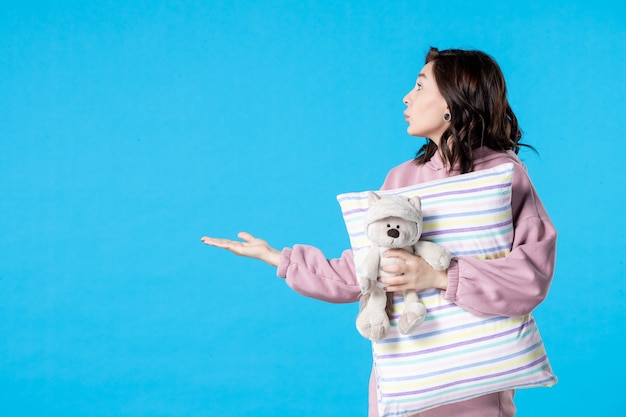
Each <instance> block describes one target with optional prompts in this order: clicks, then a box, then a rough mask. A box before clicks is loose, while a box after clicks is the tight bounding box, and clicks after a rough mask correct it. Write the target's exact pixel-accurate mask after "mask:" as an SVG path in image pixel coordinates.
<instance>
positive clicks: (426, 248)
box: [415, 241, 452, 271]
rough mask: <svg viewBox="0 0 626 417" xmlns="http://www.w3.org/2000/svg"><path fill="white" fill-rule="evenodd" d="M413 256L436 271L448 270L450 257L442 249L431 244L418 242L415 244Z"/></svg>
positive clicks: (448, 253)
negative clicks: (418, 257) (422, 260)
mask: <svg viewBox="0 0 626 417" xmlns="http://www.w3.org/2000/svg"><path fill="white" fill-rule="evenodd" d="M415 254H416V255H419V256H420V257H422V259H424V260H425V261H426V262H427V263H428V264H429V265H430V266H432V267H433V268H434V269H435V270H437V271H443V270H444V269H446V268H448V266H449V265H450V261H451V260H452V255H451V254H450V252H448V251H447V250H446V249H444V248H443V247H441V246H439V245H437V244H436V243H433V242H428V241H420V242H417V244H415Z"/></svg>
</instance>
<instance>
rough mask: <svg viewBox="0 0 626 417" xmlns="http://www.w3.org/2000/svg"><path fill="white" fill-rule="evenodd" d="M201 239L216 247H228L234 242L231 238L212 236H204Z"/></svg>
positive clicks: (206, 243)
mask: <svg viewBox="0 0 626 417" xmlns="http://www.w3.org/2000/svg"><path fill="white" fill-rule="evenodd" d="M201 240H202V242H203V243H204V244H205V245H210V246H217V247H218V248H225V249H230V248H231V247H232V246H233V244H234V243H235V242H233V241H232V240H228V239H217V238H214V237H206V236H205V237H203V238H202V239H201Z"/></svg>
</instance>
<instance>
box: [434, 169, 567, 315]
mask: <svg viewBox="0 0 626 417" xmlns="http://www.w3.org/2000/svg"><path fill="white" fill-rule="evenodd" d="M512 195H513V202H512V208H513V224H514V227H515V237H514V240H513V246H512V250H511V252H510V253H509V254H508V255H507V256H506V257H504V258H499V259H492V260H486V261H484V260H478V259H475V258H471V257H460V258H458V259H457V260H456V261H453V263H452V264H451V265H450V268H449V269H448V289H447V291H446V292H445V298H446V299H449V300H451V301H454V302H455V303H456V304H458V305H459V306H461V307H463V308H464V309H466V310H468V311H472V312H474V313H477V314H483V315H484V314H487V315H505V316H518V315H524V314H527V313H529V312H531V311H532V310H533V309H534V308H535V307H536V306H537V305H539V304H540V303H541V302H542V301H543V300H544V299H545V297H546V295H547V294H548V289H549V287H550V283H551V282H552V276H553V274H554V265H555V258H556V237H557V233H556V230H555V228H554V226H553V224H552V222H551V221H550V219H549V218H548V215H547V214H546V212H545V209H544V207H543V205H542V203H541V201H540V200H539V198H538V196H537V194H536V192H535V189H534V187H533V186H532V184H531V182H530V179H528V176H527V174H526V171H525V170H523V169H516V171H515V177H514V181H513V192H512Z"/></svg>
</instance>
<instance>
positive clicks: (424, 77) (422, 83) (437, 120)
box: [403, 62, 450, 146]
mask: <svg viewBox="0 0 626 417" xmlns="http://www.w3.org/2000/svg"><path fill="white" fill-rule="evenodd" d="M403 101H404V104H406V107H407V108H406V110H405V111H404V117H405V119H406V121H407V122H408V123H409V127H408V128H407V132H408V133H409V135H411V136H421V137H425V138H429V139H430V140H432V141H433V142H434V143H435V144H437V146H439V141H440V139H441V135H442V134H443V132H444V131H445V130H446V129H447V128H448V125H449V123H450V122H449V121H448V122H447V121H445V120H444V119H443V118H444V113H445V112H446V111H448V105H447V104H446V100H445V99H444V98H443V96H442V95H441V93H439V89H438V88H437V83H436V82H435V77H434V76H433V63H432V62H429V63H428V64H426V65H424V68H422V70H421V71H420V73H419V75H418V77H417V82H416V84H415V88H413V89H412V90H411V91H409V92H408V94H407V95H406V96H404V99H403Z"/></svg>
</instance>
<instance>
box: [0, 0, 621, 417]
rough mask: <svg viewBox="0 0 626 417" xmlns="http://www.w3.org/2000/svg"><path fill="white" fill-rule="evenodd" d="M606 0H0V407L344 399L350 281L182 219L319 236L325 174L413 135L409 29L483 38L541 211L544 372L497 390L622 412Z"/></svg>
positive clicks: (335, 213)
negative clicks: (307, 284)
mask: <svg viewBox="0 0 626 417" xmlns="http://www.w3.org/2000/svg"><path fill="white" fill-rule="evenodd" d="M508 3H513V4H508ZM561 3H563V4H561ZM617 3H618V2H614V1H607V0H596V1H593V2H587V1H584V2H581V1H578V2H560V1H551V0H541V1H528V2H503V1H501V0H494V1H487V0H484V1H475V2H474V1H472V2H470V1H461V0H445V1H382V0H380V1H376V0H370V1H346V2H334V3H333V2H328V1H322V0H319V1H312V0H304V1H297V2H296V1H286V0H285V1H257V2H253V1H249V2H247V1H237V0H228V1H226V0H224V1H185V2H175V1H155V2H131V1H128V2H123V1H119V0H110V1H100V2H83V1H58V2H41V3H38V2H33V1H5V2H3V6H2V10H1V11H0V114H1V116H0V415H2V416H65V417H71V416H207V415H218V416H244V415H281V416H282V415H298V416H313V415H315V416H317V415H324V416H340V415H341V416H344V415H365V413H366V409H367V401H366V397H367V381H368V376H369V372H370V362H371V361H370V355H371V354H370V350H369V345H368V343H367V341H365V340H363V339H362V338H361V337H360V336H359V335H358V333H357V332H356V330H355V329H354V318H355V315H356V310H357V306H356V305H353V304H352V305H330V304H326V303H323V302H320V301H316V300H311V299H307V298H304V297H302V296H300V295H298V294H296V293H294V292H293V291H291V290H290V289H289V288H288V287H287V286H286V285H285V284H284V282H282V281H281V280H280V279H279V278H276V276H275V270H274V269H273V268H271V267H269V266H267V265H265V264H262V263H260V262H257V261H253V260H248V259H242V258H237V257H235V256H234V255H232V254H230V253H228V252H225V251H222V250H219V249H215V248H210V247H207V246H204V245H203V244H202V243H201V242H200V240H199V239H200V237H201V236H203V235H211V236H218V237H229V238H234V237H235V236H236V233H237V232H238V231H240V230H247V231H250V232H252V233H254V234H256V235H258V236H260V237H263V238H265V239H267V240H268V241H269V242H270V243H271V244H272V245H273V246H275V247H278V248H282V247H284V246H291V245H293V244H295V243H308V244H313V245H316V246H318V247H320V248H322V249H323V250H324V251H325V253H326V254H327V255H328V256H329V257H335V256H338V255H339V254H340V253H341V251H342V250H343V249H344V248H346V247H348V238H347V233H346V231H345V227H344V225H343V222H342V218H341V213H340V210H339V206H338V204H337V202H336V200H335V196H336V195H337V194H339V193H342V192H346V191H360V190H364V189H371V188H376V187H378V186H380V184H381V183H382V181H383V178H384V176H385V174H386V172H387V171H388V169H390V168H391V167H392V166H395V165H397V164H399V163H401V162H403V161H405V160H407V159H410V158H411V157H412V156H413V155H414V152H415V151H416V150H417V149H418V148H419V147H420V146H421V144H422V143H423V140H422V139H419V138H413V137H410V136H408V135H407V134H406V124H405V122H404V120H403V116H402V111H403V109H404V105H403V104H402V97H403V95H404V94H405V93H406V92H407V91H408V90H409V89H410V88H411V87H412V86H413V85H414V82H415V77H416V75H417V73H418V71H419V69H420V68H421V66H422V63H423V59H424V54H425V52H426V51H427V50H428V47H429V46H430V45H433V46H437V47H439V48H450V47H463V48H477V49H481V50H484V51H486V52H488V53H489V54H492V55H493V56H494V57H496V59H497V60H498V62H499V63H500V64H501V66H502V69H503V71H504V73H505V76H506V77H507V81H508V85H509V91H510V100H511V102H512V106H513V109H514V111H515V112H516V114H517V116H518V118H519V120H520V123H521V126H522V128H523V130H524V134H525V140H526V142H528V143H530V144H532V145H534V146H535V147H536V148H537V150H538V151H539V155H535V154H533V153H532V152H529V151H523V152H522V153H521V157H522V159H523V160H524V161H525V162H526V164H527V166H528V168H529V170H530V173H531V176H532V178H533V181H534V183H535V185H536V187H537V189H538V190H539V192H540V195H541V196H542V199H543V201H544V204H545V205H546V207H547V209H548V211H549V213H550V215H551V217H552V218H553V220H554V222H555V224H556V226H557V228H558V230H559V232H560V240H559V247H558V266H557V271H556V275H555V278H554V283H553V286H552V288H551V291H550V294H549V297H548V299H547V300H546V301H545V302H544V303H543V304H542V305H541V306H540V307H539V308H538V309H537V310H536V314H535V316H536V318H537V321H538V323H539V326H540V329H541V331H542V335H543V338H544V342H545V344H546V347H547V349H548V353H549V355H550V358H551V361H552V365H553V367H554V370H555V372H556V373H557V375H558V376H559V378H560V382H559V384H557V385H556V386H555V387H553V388H550V389H534V390H525V391H520V392H518V394H517V397H516V398H517V405H518V410H519V415H520V416H534V417H541V416H555V415H585V416H605V415H617V414H616V413H618V412H623V409H624V405H625V403H624V396H623V393H622V391H623V389H622V387H621V385H620V383H618V382H615V381H616V380H614V379H613V378H614V377H615V376H618V378H619V377H620V376H621V375H623V374H624V372H626V366H625V360H624V357H623V354H622V353H621V352H622V351H623V347H622V342H623V340H624V337H623V334H624V324H623V323H624V320H625V319H626V305H625V304H626V303H625V300H626V298H625V294H624V292H625V290H626V283H625V276H626V274H625V270H626V269H625V266H624V253H625V250H626V245H625V244H624V231H625V230H626V228H625V220H624V203H623V202H622V197H623V194H624V191H625V176H624V170H623V163H624V157H625V151H624V146H623V141H624V138H625V137H626V128H625V124H624V122H623V117H624V104H623V97H624V95H625V94H626V88H625V83H624V77H623V76H624V73H626V54H625V51H626V12H625V11H624V9H623V7H622V6H619V5H617Z"/></svg>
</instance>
